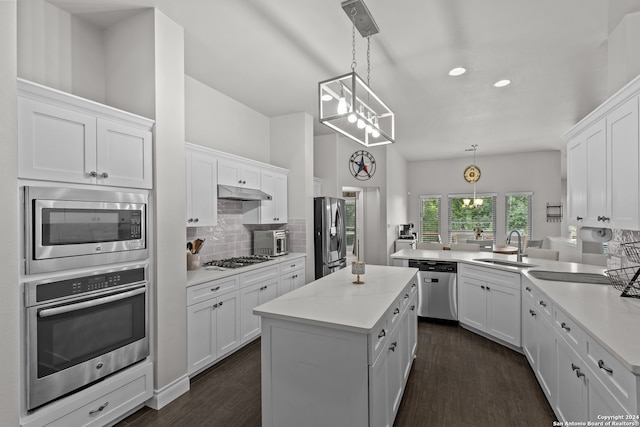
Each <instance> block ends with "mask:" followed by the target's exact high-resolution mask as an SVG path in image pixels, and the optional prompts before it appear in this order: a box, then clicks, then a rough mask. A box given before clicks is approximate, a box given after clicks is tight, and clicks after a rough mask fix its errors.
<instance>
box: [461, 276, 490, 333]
mask: <svg viewBox="0 0 640 427" xmlns="http://www.w3.org/2000/svg"><path fill="white" fill-rule="evenodd" d="M486 294H487V292H486V291H485V285H484V282H481V281H478V280H475V279H472V278H470V277H465V276H463V277H462V278H461V280H460V298H459V300H460V313H459V319H460V322H462V323H464V324H465V325H469V326H472V327H474V328H476V329H479V330H482V331H484V330H486V327H487V295H486Z"/></svg>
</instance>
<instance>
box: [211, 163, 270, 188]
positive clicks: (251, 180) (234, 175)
mask: <svg viewBox="0 0 640 427" xmlns="http://www.w3.org/2000/svg"><path fill="white" fill-rule="evenodd" d="M218 184H220V185H232V186H234V187H246V188H253V189H256V190H258V189H260V168H259V167H257V166H253V165H250V164H246V163H243V162H240V161H234V160H227V159H220V160H219V162H218Z"/></svg>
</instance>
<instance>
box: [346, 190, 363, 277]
mask: <svg viewBox="0 0 640 427" xmlns="http://www.w3.org/2000/svg"><path fill="white" fill-rule="evenodd" d="M342 198H343V199H344V201H345V203H344V204H345V229H346V234H347V266H349V265H351V263H352V262H354V261H356V260H358V259H360V260H363V261H364V258H363V256H362V255H363V254H364V252H363V248H364V247H365V246H364V245H365V242H364V233H362V230H363V227H364V223H363V218H364V215H363V211H362V198H363V193H362V189H361V188H356V187H343V188H342Z"/></svg>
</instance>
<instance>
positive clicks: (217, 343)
mask: <svg viewBox="0 0 640 427" xmlns="http://www.w3.org/2000/svg"><path fill="white" fill-rule="evenodd" d="M187 331H188V332H187V334H188V336H187V342H188V351H187V355H188V360H189V374H193V373H195V372H197V371H199V370H201V369H203V368H205V367H207V366H208V365H210V364H211V363H213V362H214V361H215V360H216V359H218V358H219V357H222V356H224V355H225V354H227V353H229V352H231V351H233V350H234V349H235V348H236V347H238V346H239V345H240V295H239V292H238V291H234V292H232V293H229V294H225V295H222V296H220V297H217V298H212V299H210V300H207V301H203V302H200V303H197V304H194V305H191V306H188V307H187Z"/></svg>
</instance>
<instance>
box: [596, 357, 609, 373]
mask: <svg viewBox="0 0 640 427" xmlns="http://www.w3.org/2000/svg"><path fill="white" fill-rule="evenodd" d="M598 368H600V369H602V370H603V371H606V372H607V373H608V374H609V375H613V369H611V368H608V367H607V365H605V364H604V360H602V359H600V360H598Z"/></svg>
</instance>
